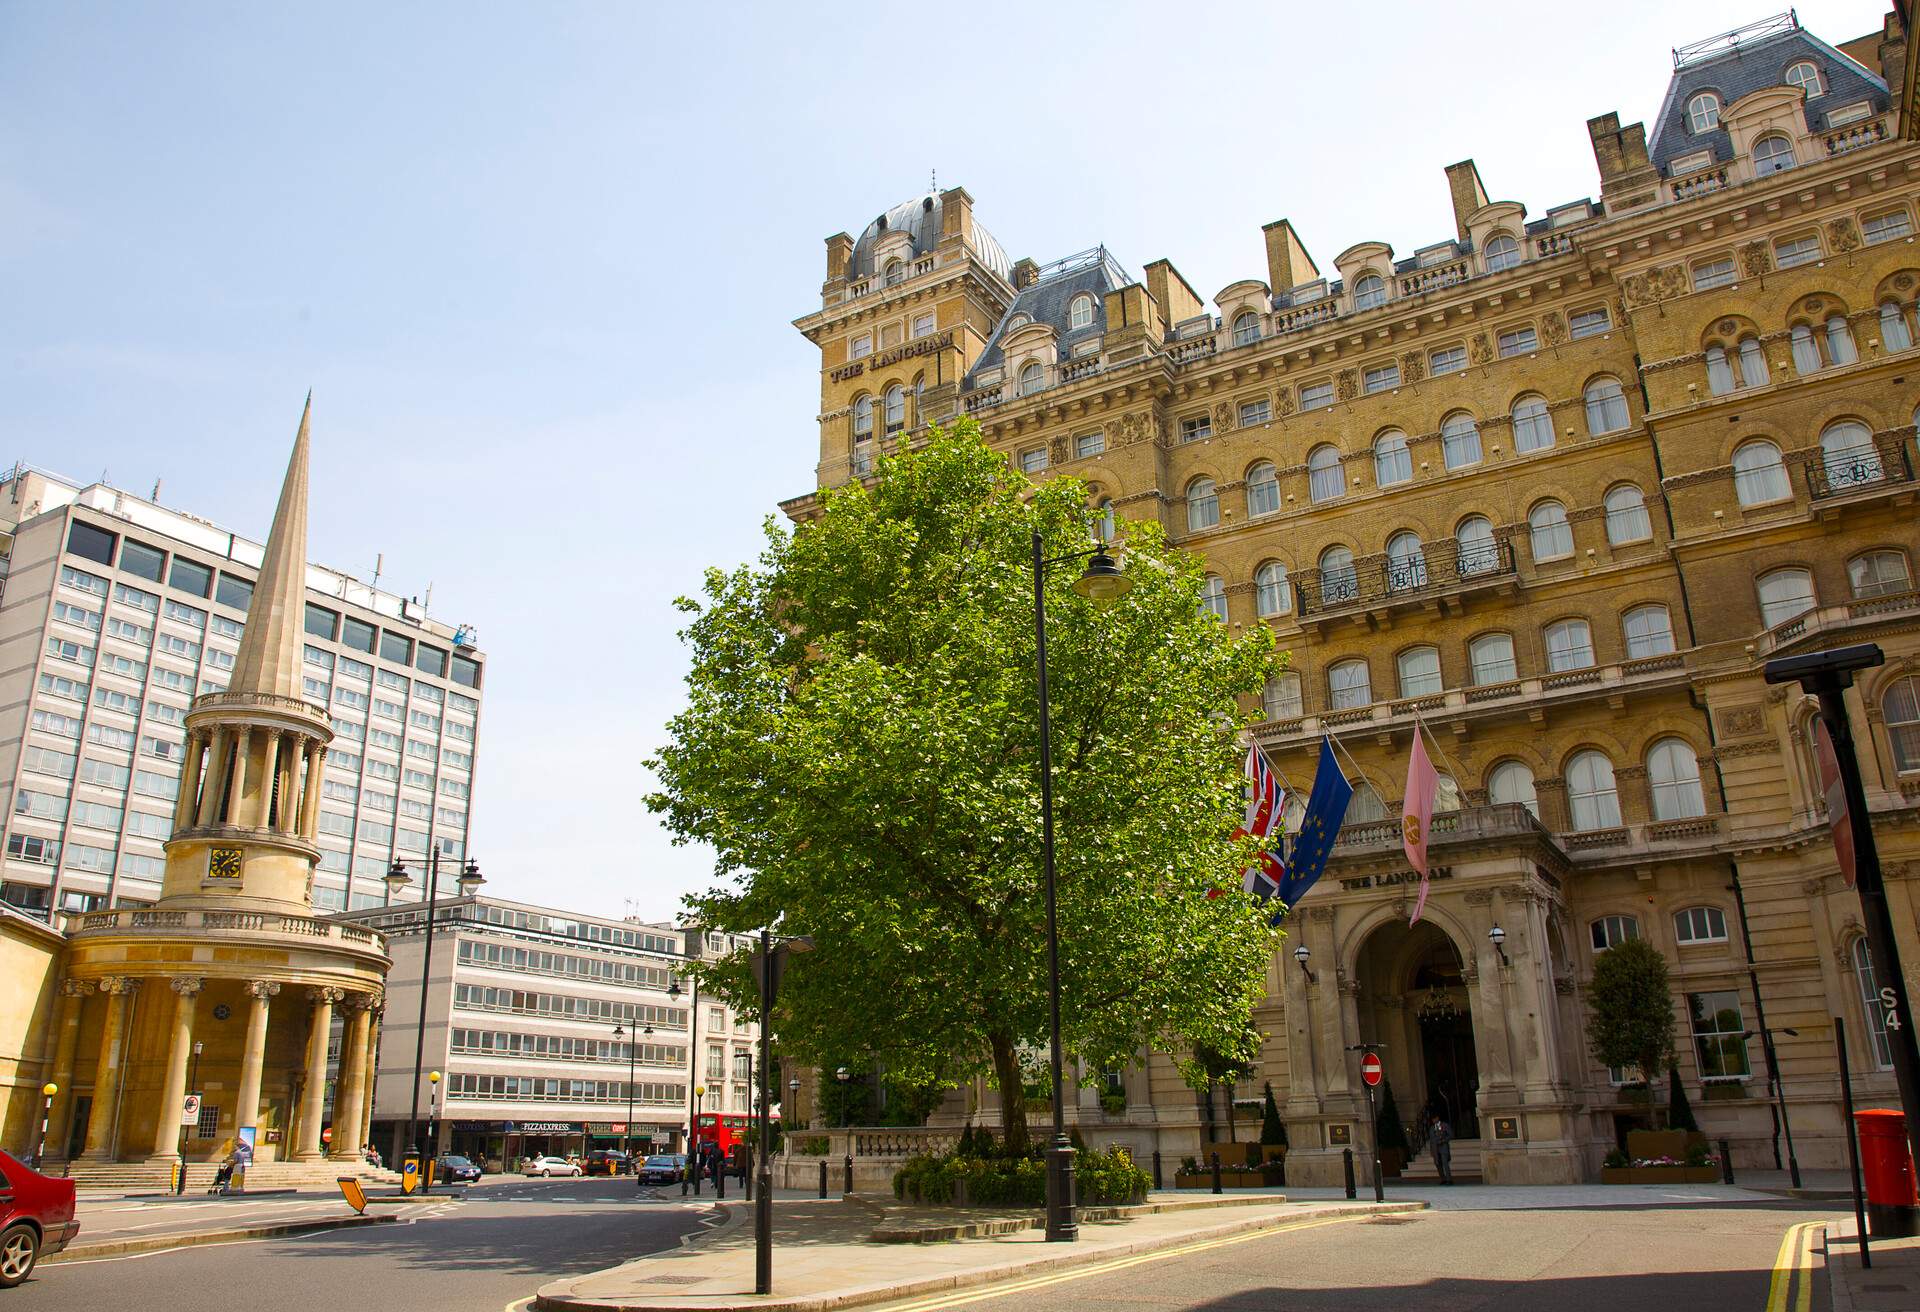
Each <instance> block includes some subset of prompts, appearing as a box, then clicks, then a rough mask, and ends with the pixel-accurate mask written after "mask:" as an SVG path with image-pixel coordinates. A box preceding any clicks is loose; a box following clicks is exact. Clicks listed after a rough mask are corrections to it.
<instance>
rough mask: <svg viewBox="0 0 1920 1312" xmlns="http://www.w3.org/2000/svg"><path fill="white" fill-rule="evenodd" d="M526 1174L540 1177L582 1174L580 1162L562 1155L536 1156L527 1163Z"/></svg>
mask: <svg viewBox="0 0 1920 1312" xmlns="http://www.w3.org/2000/svg"><path fill="white" fill-rule="evenodd" d="M527 1174H528V1175H538V1176H542V1177H546V1176H555V1175H584V1174H586V1173H585V1172H584V1171H582V1170H581V1169H580V1163H578V1162H570V1161H568V1160H567V1159H566V1158H564V1157H536V1158H534V1159H533V1160H532V1161H530V1162H528V1163H527Z"/></svg>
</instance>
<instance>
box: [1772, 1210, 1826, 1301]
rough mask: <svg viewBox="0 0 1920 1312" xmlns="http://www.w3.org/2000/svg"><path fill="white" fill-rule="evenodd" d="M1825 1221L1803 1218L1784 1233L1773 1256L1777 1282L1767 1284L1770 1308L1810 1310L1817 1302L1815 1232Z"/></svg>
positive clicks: (1774, 1275)
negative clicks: (1814, 1301)
mask: <svg viewBox="0 0 1920 1312" xmlns="http://www.w3.org/2000/svg"><path fill="white" fill-rule="evenodd" d="M1825 1224H1826V1222H1824V1221H1802V1222H1801V1223H1800V1224H1799V1225H1791V1226H1788V1227H1787V1233H1786V1234H1784V1235H1782V1236H1781V1237H1780V1251H1779V1252H1778V1253H1776V1254H1774V1258H1773V1283H1772V1284H1771V1285H1769V1286H1768V1287H1767V1312H1808V1309H1809V1308H1811V1307H1812V1306H1813V1235H1814V1231H1816V1230H1819V1229H1821V1228H1822V1227H1823V1226H1824V1225H1825ZM1796 1276H1797V1277H1798V1278H1799V1279H1798V1288H1797V1290H1796V1283H1795V1277H1796ZM1789 1300H1791V1301H1789Z"/></svg>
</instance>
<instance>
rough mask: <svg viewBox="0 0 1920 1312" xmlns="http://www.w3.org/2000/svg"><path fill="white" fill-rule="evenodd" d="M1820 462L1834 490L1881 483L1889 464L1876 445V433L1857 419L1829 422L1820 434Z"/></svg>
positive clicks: (1829, 486) (1828, 482)
mask: <svg viewBox="0 0 1920 1312" xmlns="http://www.w3.org/2000/svg"><path fill="white" fill-rule="evenodd" d="M1820 465H1821V468H1822V469H1823V470H1824V471H1825V473H1826V476H1827V486H1828V488H1830V489H1832V490H1833V491H1836V492H1837V491H1840V490H1841V489H1843V488H1850V487H1860V486H1862V485H1863V484H1867V483H1878V482H1879V481H1880V480H1881V479H1883V478H1885V477H1886V476H1887V467H1886V465H1885V463H1884V462H1882V461H1881V459H1880V452H1879V451H1878V450H1877V449H1875V447H1874V445H1873V434H1872V433H1871V432H1869V431H1868V429H1867V426H1866V425H1865V424H1863V423H1860V422H1859V421H1858V420H1854V419H1842V420H1840V421H1839V422H1838V423H1833V424H1828V425H1827V426H1826V428H1825V429H1823V430H1822V431H1821V433H1820Z"/></svg>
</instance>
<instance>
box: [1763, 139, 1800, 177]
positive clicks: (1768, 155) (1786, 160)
mask: <svg viewBox="0 0 1920 1312" xmlns="http://www.w3.org/2000/svg"><path fill="white" fill-rule="evenodd" d="M1792 167H1793V143H1792V142H1791V141H1788V140H1787V139H1786V138H1785V137H1783V136H1781V135H1780V134H1779V133H1777V132H1776V133H1774V134H1772V135H1770V136H1765V137H1762V138H1760V140H1758V141H1756V142H1755V143H1754V144H1753V171H1754V172H1755V173H1759V174H1763V175H1764V174H1768V173H1779V172H1781V171H1783V170H1785V169H1790V168H1792Z"/></svg>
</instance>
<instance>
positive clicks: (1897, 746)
mask: <svg viewBox="0 0 1920 1312" xmlns="http://www.w3.org/2000/svg"><path fill="white" fill-rule="evenodd" d="M1880 711H1881V715H1882V717H1883V718H1884V719H1885V720H1886V724H1887V738H1888V739H1889V740H1890V741H1891V742H1892V743H1893V765H1894V769H1896V770H1898V771H1899V772H1900V773H1901V774H1907V773H1909V772H1911V771H1914V770H1920V678H1915V677H1914V676H1913V675H1911V674H1909V675H1907V676H1906V677H1905V678H1904V679H1895V680H1894V681H1893V682H1892V683H1890V684H1888V685H1887V691H1886V695H1885V696H1883V697H1882V698H1881V699H1880Z"/></svg>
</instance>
